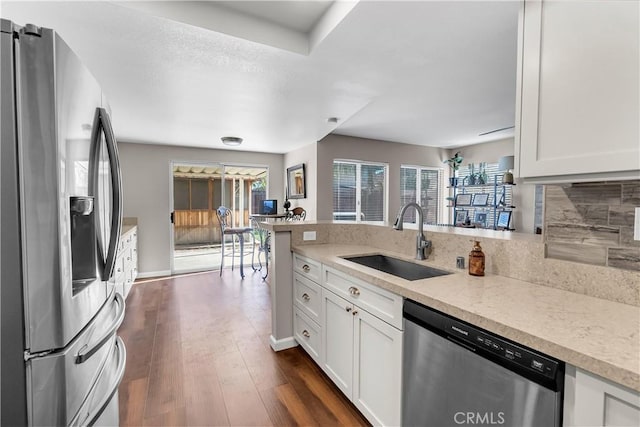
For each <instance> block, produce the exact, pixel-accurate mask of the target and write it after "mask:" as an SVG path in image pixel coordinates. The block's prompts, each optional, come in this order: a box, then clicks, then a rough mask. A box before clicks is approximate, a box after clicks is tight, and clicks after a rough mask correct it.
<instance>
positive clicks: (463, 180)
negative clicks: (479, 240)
mask: <svg viewBox="0 0 640 427" xmlns="http://www.w3.org/2000/svg"><path fill="white" fill-rule="evenodd" d="M498 167H499V166H498V163H482V168H481V167H480V165H479V164H477V163H476V164H472V165H464V166H460V169H459V170H458V176H459V177H460V180H459V181H458V189H459V190H463V191H464V193H466V194H471V195H472V197H475V195H476V194H487V193H488V198H487V203H486V205H485V206H488V207H482V206H480V207H476V208H475V211H482V212H486V213H487V215H486V218H485V221H483V222H484V223H485V224H486V226H487V227H488V228H493V227H494V225H495V224H496V221H497V217H496V215H497V213H496V211H495V209H492V208H491V207H495V206H497V207H500V206H503V205H507V206H510V205H511V192H510V191H505V190H504V189H503V188H502V187H501V186H500V187H498V188H497V189H496V191H497V194H493V192H494V191H493V190H494V189H493V186H494V184H496V183H497V184H500V183H501V182H502V175H503V174H504V171H501V170H499V169H498ZM481 172H484V174H485V176H484V177H483V183H479V182H477V178H476V180H475V182H474V180H473V179H472V178H471V176H472V175H475V176H476V177H477V176H478V175H479V174H480V173H481ZM474 215H475V212H474ZM474 219H475V217H472V218H471V221H474Z"/></svg>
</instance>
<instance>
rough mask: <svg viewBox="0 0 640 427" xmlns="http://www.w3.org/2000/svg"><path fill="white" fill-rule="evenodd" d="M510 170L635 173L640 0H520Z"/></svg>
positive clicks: (544, 177)
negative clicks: (513, 151) (513, 154)
mask: <svg viewBox="0 0 640 427" xmlns="http://www.w3.org/2000/svg"><path fill="white" fill-rule="evenodd" d="M520 23H521V26H520V33H519V40H518V46H519V49H518V92H517V93H518V99H517V102H516V154H517V165H518V166H516V168H517V170H516V172H517V173H518V174H519V176H520V177H521V178H527V179H529V181H531V182H534V181H537V182H578V181H586V180H594V179H597V180H603V179H604V180H606V179H632V178H636V179H637V178H638V176H640V131H639V128H640V107H639V104H640V101H639V98H640V86H639V83H638V81H639V80H640V77H639V76H640V67H639V64H640V53H639V52H640V31H639V27H640V2H638V1H637V0H590V1H584V0H553V1H546V0H525V2H524V8H523V13H522V16H521V22H520Z"/></svg>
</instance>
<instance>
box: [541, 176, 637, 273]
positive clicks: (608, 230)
mask: <svg viewBox="0 0 640 427" xmlns="http://www.w3.org/2000/svg"><path fill="white" fill-rule="evenodd" d="M636 206H640V180H634V181H623V182H605V183H586V184H573V185H571V186H562V185H547V186H546V187H545V203H544V210H545V220H544V240H545V247H546V256H547V258H555V259H561V260H566V261H574V262H581V263H585V264H592V265H602V266H607V267H613V268H621V269H625V270H635V271H640V241H637V240H633V224H634V212H635V207H636Z"/></svg>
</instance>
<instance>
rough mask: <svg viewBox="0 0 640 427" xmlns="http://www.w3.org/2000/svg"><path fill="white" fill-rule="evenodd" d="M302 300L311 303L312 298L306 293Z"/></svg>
mask: <svg viewBox="0 0 640 427" xmlns="http://www.w3.org/2000/svg"><path fill="white" fill-rule="evenodd" d="M302 299H303V300H305V301H309V300H310V299H311V297H309V294H307V293H306V292H305V293H304V294H302Z"/></svg>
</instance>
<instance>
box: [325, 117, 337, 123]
mask: <svg viewBox="0 0 640 427" xmlns="http://www.w3.org/2000/svg"><path fill="white" fill-rule="evenodd" d="M327 123H333V124H335V123H338V118H337V117H329V118H328V119H327Z"/></svg>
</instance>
